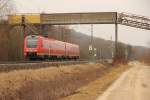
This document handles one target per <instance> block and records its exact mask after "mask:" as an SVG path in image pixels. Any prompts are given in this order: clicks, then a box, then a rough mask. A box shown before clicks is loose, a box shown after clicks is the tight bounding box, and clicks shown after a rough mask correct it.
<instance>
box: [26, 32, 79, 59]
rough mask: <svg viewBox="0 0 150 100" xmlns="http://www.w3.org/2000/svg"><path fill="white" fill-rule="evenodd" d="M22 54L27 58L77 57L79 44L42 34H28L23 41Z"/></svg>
mask: <svg viewBox="0 0 150 100" xmlns="http://www.w3.org/2000/svg"><path fill="white" fill-rule="evenodd" d="M24 56H25V57H26V58H29V59H32V58H41V59H46V58H50V59H79V46H78V45H76V44H71V43H67V42H62V41H58V40H55V39H49V38H46V37H43V36H37V35H29V36H26V37H25V41H24Z"/></svg>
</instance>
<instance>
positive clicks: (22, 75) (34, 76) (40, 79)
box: [0, 64, 108, 100]
mask: <svg viewBox="0 0 150 100" xmlns="http://www.w3.org/2000/svg"><path fill="white" fill-rule="evenodd" d="M107 69H108V68H106V67H105V66H104V65H101V64H84V65H82V64H81V65H70V66H60V67H51V68H45V69H37V70H22V71H12V72H9V73H1V74H0V100H55V99H58V98H60V97H64V96H67V95H70V94H73V93H74V92H75V90H76V89H78V88H79V87H81V86H83V85H86V84H88V83H89V82H90V81H93V80H95V79H97V78H98V77H100V76H101V75H103V73H104V72H105V71H106V70H107Z"/></svg>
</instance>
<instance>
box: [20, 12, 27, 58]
mask: <svg viewBox="0 0 150 100" xmlns="http://www.w3.org/2000/svg"><path fill="white" fill-rule="evenodd" d="M22 27H23V32H22V33H19V34H21V37H20V38H21V41H22V42H21V57H22V58H23V59H24V38H25V36H26V25H25V16H24V15H22Z"/></svg>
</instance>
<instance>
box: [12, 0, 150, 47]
mask: <svg viewBox="0 0 150 100" xmlns="http://www.w3.org/2000/svg"><path fill="white" fill-rule="evenodd" d="M15 4H16V7H17V10H18V12H19V13H39V12H42V13H43V12H45V13H63V12H65V13H70V12H107V11H108V12H109V11H117V12H129V13H133V14H138V15H143V16H149V17H150V0H15ZM71 27H72V28H74V29H76V30H77V31H80V32H83V33H85V34H88V35H90V25H77V26H71ZM114 34H115V31H114V25H94V35H95V36H97V37H101V38H104V39H110V37H111V36H112V37H113V39H114ZM119 40H120V41H122V42H125V43H128V44H132V45H141V46H147V42H148V40H150V31H147V30H142V29H136V28H131V27H127V26H121V25H119Z"/></svg>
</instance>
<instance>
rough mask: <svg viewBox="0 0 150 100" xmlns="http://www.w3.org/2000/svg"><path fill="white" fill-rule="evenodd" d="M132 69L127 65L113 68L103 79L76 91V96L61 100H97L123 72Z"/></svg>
mask: <svg viewBox="0 0 150 100" xmlns="http://www.w3.org/2000/svg"><path fill="white" fill-rule="evenodd" d="M130 67H131V66H127V65H118V66H117V67H114V68H111V71H109V72H108V71H106V72H105V74H103V76H102V77H100V78H98V79H97V80H95V81H93V82H90V83H89V84H88V85H86V86H84V87H81V88H79V89H78V90H76V94H73V95H70V96H67V97H64V98H60V99H59V100H96V98H97V97H98V96H99V95H101V94H102V93H103V92H104V91H105V90H106V89H107V87H108V86H110V85H111V84H112V82H114V81H115V80H116V79H117V78H118V77H119V76H120V74H121V73H122V72H124V71H125V70H126V69H128V68H130Z"/></svg>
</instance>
